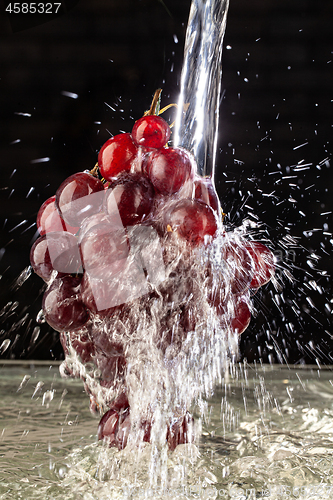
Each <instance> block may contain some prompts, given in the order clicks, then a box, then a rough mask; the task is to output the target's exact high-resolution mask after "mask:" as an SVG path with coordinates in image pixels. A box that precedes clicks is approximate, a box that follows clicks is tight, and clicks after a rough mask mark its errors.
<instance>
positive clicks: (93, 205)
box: [56, 172, 104, 226]
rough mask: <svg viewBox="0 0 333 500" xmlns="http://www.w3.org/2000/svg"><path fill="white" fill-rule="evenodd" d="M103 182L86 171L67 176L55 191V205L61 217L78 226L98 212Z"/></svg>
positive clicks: (100, 204) (101, 200) (101, 201)
mask: <svg viewBox="0 0 333 500" xmlns="http://www.w3.org/2000/svg"><path fill="white" fill-rule="evenodd" d="M103 193H104V186H103V183H102V182H101V181H100V180H99V179H97V178H96V177H94V176H93V175H91V174H90V173H87V172H78V173H76V174H73V175H71V176H70V177H68V178H67V179H66V180H65V181H64V182H63V183H62V184H61V185H60V187H59V188H58V190H57V192H56V207H57V209H58V210H59V212H60V215H61V216H62V218H63V219H64V220H65V221H66V222H68V224H71V225H72V226H79V225H80V224H81V222H82V221H83V220H84V219H85V218H86V217H89V216H90V215H93V214H95V213H96V212H99V211H100V209H101V206H102V203H103V198H104V196H103Z"/></svg>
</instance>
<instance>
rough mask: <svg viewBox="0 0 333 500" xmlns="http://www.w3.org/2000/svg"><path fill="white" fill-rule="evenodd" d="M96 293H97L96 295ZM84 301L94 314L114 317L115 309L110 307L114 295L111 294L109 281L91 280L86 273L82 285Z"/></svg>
mask: <svg viewBox="0 0 333 500" xmlns="http://www.w3.org/2000/svg"><path fill="white" fill-rule="evenodd" d="M94 292H95V293H94ZM81 295H82V301H83V303H84V304H85V305H86V307H88V309H89V311H91V312H92V313H93V314H99V315H100V316H103V317H106V316H112V314H113V312H114V311H115V309H116V308H115V307H110V304H111V303H112V301H113V295H112V294H110V290H109V280H103V279H96V278H91V277H89V275H88V274H87V273H84V275H83V279H82V283H81Z"/></svg>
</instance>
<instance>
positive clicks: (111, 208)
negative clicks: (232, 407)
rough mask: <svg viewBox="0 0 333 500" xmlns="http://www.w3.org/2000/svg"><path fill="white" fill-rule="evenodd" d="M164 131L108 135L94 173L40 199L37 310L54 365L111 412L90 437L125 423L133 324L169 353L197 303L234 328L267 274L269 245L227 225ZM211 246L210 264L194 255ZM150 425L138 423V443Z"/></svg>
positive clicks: (151, 120) (174, 434) (171, 438)
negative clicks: (53, 348) (54, 344)
mask: <svg viewBox="0 0 333 500" xmlns="http://www.w3.org/2000/svg"><path fill="white" fill-rule="evenodd" d="M170 133H171V130H170V127H169V126H168V124H167V123H166V121H165V120H164V119H163V118H161V117H160V116H157V115H155V114H148V115H145V116H143V117H142V118H140V119H139V120H138V121H137V122H136V123H135V124H134V127H133V129H132V132H131V133H123V134H119V135H116V136H114V137H112V138H110V139H109V140H108V141H107V142H106V143H105V144H104V145H103V146H102V148H101V150H100V152H99V155H98V165H96V167H95V168H94V169H93V170H92V171H91V172H88V171H85V172H78V173H75V174H74V175H71V176H70V177H68V178H67V179H66V180H65V181H64V182H63V183H62V184H61V185H60V187H59V188H58V190H57V192H56V194H55V196H53V197H51V198H50V199H48V200H47V201H46V202H45V203H44V204H43V205H42V206H41V208H40V210H39V212H38V215H37V225H38V230H39V233H40V237H39V238H38V239H37V240H36V241H35V243H34V244H33V246H32V248H31V253H30V261H31V265H32V267H33V269H34V271H35V272H36V273H37V274H38V275H39V276H40V277H41V278H42V279H43V280H44V281H45V282H46V283H47V289H46V291H45V293H44V297H43V312H44V316H45V320H46V321H47V322H48V324H49V325H50V326H51V327H52V328H54V329H55V330H57V331H58V332H60V340H61V343H62V346H63V348H64V352H65V355H66V358H65V362H64V363H63V366H62V372H63V374H67V375H69V376H79V377H81V378H82V379H83V381H84V383H85V389H86V391H87V392H88V393H89V395H90V401H91V409H92V410H94V411H96V412H102V411H106V410H107V411H106V413H105V415H104V416H103V417H102V420H101V422H100V425H99V430H98V436H99V438H104V437H106V438H108V439H109V442H110V445H111V446H118V447H119V448H123V447H124V446H125V445H126V441H127V435H128V432H129V429H130V408H129V403H128V394H127V393H128V387H127V385H126V370H127V363H128V357H127V356H128V354H127V353H128V347H129V346H130V345H132V344H133V343H134V342H136V341H138V340H139V341H141V340H142V336H144V335H145V333H144V330H145V329H144V328H142V327H140V325H142V324H143V323H144V324H145V325H146V326H147V324H148V325H154V328H153V332H154V333H153V334H152V336H151V338H152V340H153V342H154V344H155V346H156V348H157V349H159V350H160V352H161V353H162V356H165V358H167V359H171V358H173V357H174V356H175V353H177V352H179V351H181V349H182V345H183V343H184V341H185V339H186V336H187V334H188V333H189V332H193V331H195V330H196V328H197V325H198V323H200V318H201V309H202V307H203V304H204V307H205V308H209V310H210V311H211V314H212V315H214V317H215V318H217V321H219V322H220V323H219V324H220V328H221V331H228V332H231V333H232V334H235V335H237V334H238V335H240V334H241V333H242V332H243V331H244V330H245V329H246V328H247V326H248V324H249V322H250V318H251V300H250V291H251V289H254V290H256V289H257V288H259V287H261V286H262V285H264V284H265V283H267V282H268V281H269V280H270V278H271V277H272V275H273V273H274V259H273V254H272V252H271V251H270V250H269V249H268V248H267V247H266V246H264V245H263V244H261V243H259V242H253V241H247V240H245V239H244V238H241V237H239V236H237V237H236V236H235V235H234V234H233V233H231V232H230V233H228V232H226V231H225V230H224V227H223V223H222V212H221V208H220V203H219V200H218V197H217V194H216V191H215V188H214V184H213V181H212V179H210V178H202V177H200V176H198V175H197V174H196V171H197V169H196V163H195V160H194V158H193V157H192V155H191V154H190V153H189V152H188V151H186V150H184V149H182V148H177V147H170V146H169V145H168V141H169V139H170ZM216 242H218V249H219V252H220V262H222V265H221V266H220V268H219V269H220V270H219V271H218V272H217V271H216V268H215V267H214V266H212V265H211V263H210V261H209V259H208V260H206V261H205V263H204V264H203V262H204V261H203V260H202V252H203V251H206V250H207V249H208V250H209V248H211V247H212V246H214V244H215V246H216ZM156 311H158V314H157V313H156ZM140 328H141V329H140ZM140 332H141V333H140ZM140 335H141V338H140ZM191 418H192V417H190V415H189V414H188V413H186V411H185V413H183V415H181V416H179V418H178V419H174V420H173V422H170V425H169V427H168V431H167V435H166V436H167V438H166V439H167V441H168V443H169V447H170V448H171V449H174V448H175V446H176V445H177V444H179V443H184V442H188V441H189V440H191V437H190V436H191V433H190V431H189V428H190V423H191ZM150 428H151V422H149V421H144V420H143V421H142V429H143V431H142V432H143V440H144V441H149V439H150Z"/></svg>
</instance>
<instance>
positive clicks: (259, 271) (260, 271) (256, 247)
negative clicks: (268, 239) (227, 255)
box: [246, 241, 275, 288]
mask: <svg viewBox="0 0 333 500" xmlns="http://www.w3.org/2000/svg"><path fill="white" fill-rule="evenodd" d="M246 249H247V251H248V252H249V254H250V255H251V257H252V259H253V262H254V273H253V278H252V281H251V283H250V288H259V287H261V286H263V285H265V284H266V283H268V282H269V280H270V279H271V278H272V276H273V275H274V272H275V263H274V255H273V252H271V250H270V249H269V248H267V247H266V246H265V245H263V244H262V243H259V242H258V241H251V242H248V243H247V244H246Z"/></svg>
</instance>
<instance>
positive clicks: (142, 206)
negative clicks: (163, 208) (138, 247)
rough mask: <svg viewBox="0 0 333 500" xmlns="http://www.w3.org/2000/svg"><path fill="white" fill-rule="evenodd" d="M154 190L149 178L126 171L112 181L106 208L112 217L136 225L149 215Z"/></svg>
mask: <svg viewBox="0 0 333 500" xmlns="http://www.w3.org/2000/svg"><path fill="white" fill-rule="evenodd" d="M153 196H154V190H153V186H152V185H151V183H150V182H149V180H148V179H147V178H146V177H144V176H143V175H140V174H130V173H125V174H122V175H120V176H119V177H118V179H116V180H114V181H113V182H111V184H110V186H109V189H108V190H107V192H106V196H105V202H104V208H105V211H106V213H108V214H109V215H110V217H111V219H113V218H115V221H116V222H118V220H119V215H120V218H121V221H122V223H123V224H124V226H134V225H135V224H138V223H139V222H142V220H143V219H145V218H147V216H148V215H149V213H150V211H151V208H152V204H153Z"/></svg>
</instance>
